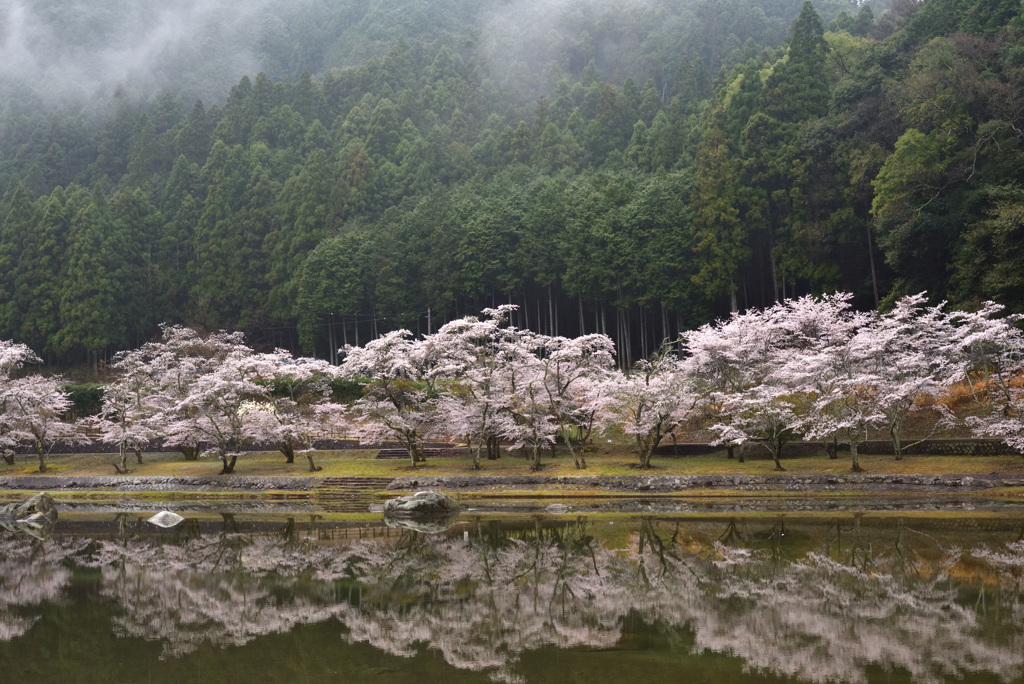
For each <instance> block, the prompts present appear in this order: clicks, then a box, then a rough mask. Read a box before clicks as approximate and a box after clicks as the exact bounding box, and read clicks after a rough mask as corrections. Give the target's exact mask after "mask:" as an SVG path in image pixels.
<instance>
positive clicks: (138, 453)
mask: <svg viewBox="0 0 1024 684" xmlns="http://www.w3.org/2000/svg"><path fill="white" fill-rule="evenodd" d="M135 462H136V463H138V464H139V465H142V449H136V450H135Z"/></svg>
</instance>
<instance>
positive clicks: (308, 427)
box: [248, 351, 345, 472]
mask: <svg viewBox="0 0 1024 684" xmlns="http://www.w3.org/2000/svg"><path fill="white" fill-rule="evenodd" d="M258 361H259V362H261V363H262V364H263V366H264V367H263V369H262V371H261V374H262V375H264V376H265V377H266V378H267V382H268V383H269V385H268V389H269V390H270V391H269V393H268V395H267V397H266V399H265V400H264V401H263V402H262V403H261V404H259V405H255V406H254V407H253V409H252V411H251V415H249V416H248V418H250V419H251V421H252V422H251V429H252V431H253V433H254V441H255V442H257V443H265V444H273V445H275V446H276V447H277V448H278V450H279V451H280V452H281V453H282V454H283V455H284V456H285V461H286V462H287V463H294V462H295V456H296V455H303V456H305V457H306V459H307V460H308V461H309V470H310V472H315V471H318V470H320V467H319V466H317V465H316V463H315V462H314V460H313V459H314V454H315V451H316V449H315V447H316V442H317V441H318V439H319V438H320V435H323V434H328V433H332V432H334V429H335V428H336V427H338V426H339V425H341V424H342V422H343V420H344V419H343V416H344V415H345V407H344V406H342V405H340V404H337V403H333V402H331V401H330V398H331V379H332V378H333V377H334V376H335V375H336V372H337V367H336V366H333V365H331V364H330V363H328V362H327V361H324V360H322V359H311V358H305V357H304V358H299V359H292V358H291V357H290V356H289V355H288V354H287V353H285V352H281V351H278V352H275V353H272V354H261V355H259V358H258Z"/></svg>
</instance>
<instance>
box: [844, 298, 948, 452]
mask: <svg viewBox="0 0 1024 684" xmlns="http://www.w3.org/2000/svg"><path fill="white" fill-rule="evenodd" d="M926 303H927V300H926V298H925V295H924V293H921V294H917V295H912V296H908V297H903V298H901V299H899V300H898V301H897V302H896V306H895V307H893V309H892V311H890V312H888V313H886V314H883V315H881V316H879V317H878V318H877V319H875V320H874V321H873V322H872V324H871V325H870V326H869V327H867V328H864V329H862V330H861V331H859V332H858V335H859V337H860V339H861V343H862V344H866V345H868V346H869V348H872V349H874V364H875V369H874V379H873V381H874V386H875V393H876V394H875V398H876V400H877V402H878V407H879V409H880V410H881V412H882V413H883V414H884V415H885V422H886V428H887V430H888V433H889V439H890V441H891V442H892V448H893V453H894V454H895V456H896V460H897V461H899V460H901V459H902V458H903V451H904V448H905V447H904V445H903V429H904V425H905V424H906V421H907V419H908V418H909V416H910V415H911V414H912V413H913V412H915V411H919V410H921V408H922V407H923V406H930V407H932V408H933V409H936V410H941V405H940V404H936V403H935V401H934V399H935V398H936V397H937V395H939V394H941V393H942V391H943V390H944V389H945V387H946V386H948V384H949V383H950V382H951V381H952V380H953V379H954V378H955V377H956V376H957V375H958V374H959V372H960V368H959V365H958V364H957V356H958V352H959V349H958V346H957V344H956V335H955V330H954V326H953V319H952V317H951V316H950V315H949V314H948V313H947V312H946V311H945V307H944V305H943V304H939V305H937V306H927V305H926ZM928 398H931V399H932V401H924V400H926V399H928ZM948 418H949V417H948V416H946V415H943V420H937V421H934V422H933V426H934V428H933V429H932V430H931V431H930V432H929V433H928V434H926V435H924V436H922V437H920V438H919V439H918V442H915V443H914V444H917V443H919V442H920V441H922V440H924V439H927V438H928V437H930V436H931V435H932V434H933V433H934V430H935V429H937V428H939V427H941V426H943V425H946V424H948V422H949V421H948ZM908 446H913V444H911V445H908Z"/></svg>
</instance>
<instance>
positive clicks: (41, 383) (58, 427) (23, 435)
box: [4, 375, 76, 473]
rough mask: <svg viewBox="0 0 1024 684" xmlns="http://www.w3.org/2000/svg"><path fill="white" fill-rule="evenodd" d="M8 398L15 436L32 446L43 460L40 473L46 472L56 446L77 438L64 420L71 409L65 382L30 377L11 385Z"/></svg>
mask: <svg viewBox="0 0 1024 684" xmlns="http://www.w3.org/2000/svg"><path fill="white" fill-rule="evenodd" d="M4 394H5V397H6V399H5V402H4V403H5V405H6V407H7V409H8V411H11V412H13V414H14V416H13V423H14V429H13V430H12V433H13V434H14V436H15V438H16V439H17V440H18V441H21V442H28V443H29V444H31V445H32V449H33V450H34V451H35V453H36V456H37V457H38V458H39V472H41V473H44V472H46V457H47V456H48V455H49V454H50V451H51V450H52V449H53V447H54V445H55V444H56V443H57V442H60V441H64V440H68V439H71V438H73V437H74V436H75V434H76V431H75V426H74V425H71V424H69V423H66V422H65V421H64V419H63V416H64V414H65V413H66V412H67V411H68V409H70V408H71V399H69V398H68V395H67V393H66V392H65V391H64V387H63V381H62V380H61V378H59V377H56V376H51V377H46V376H42V375H28V376H25V377H23V378H16V379H14V380H12V381H11V382H10V383H8V384H7V387H6V388H5V390H4Z"/></svg>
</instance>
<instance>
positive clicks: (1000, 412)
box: [954, 302, 1024, 453]
mask: <svg viewBox="0 0 1024 684" xmlns="http://www.w3.org/2000/svg"><path fill="white" fill-rule="evenodd" d="M1022 321H1024V317H1021V316H1019V315H1009V316H1007V315H1005V313H1004V309H1003V307H1002V306H1000V305H998V304H995V303H993V302H987V303H986V304H985V305H984V306H983V307H982V308H981V309H980V310H979V311H977V312H973V313H962V312H961V313H958V314H955V315H954V325H955V328H956V342H957V344H958V345H959V347H960V351H961V357H960V358H961V364H962V366H961V368H962V372H963V377H964V378H965V380H966V381H967V383H968V384H969V385H970V386H972V388H973V387H974V385H975V384H976V383H977V384H980V385H981V387H982V390H981V391H980V392H979V393H978V394H977V398H978V400H979V403H980V404H981V405H982V409H983V413H982V414H981V415H976V416H968V417H967V419H966V421H967V424H968V425H969V426H970V428H971V429H972V430H973V431H974V433H975V434H976V435H979V436H982V437H995V438H997V439H1001V440H1003V442H1005V443H1006V445H1007V446H1009V447H1010V448H1011V449H1014V450H1015V451H1018V452H1021V453H1024V333H1022V332H1021V330H1020V328H1019V327H1017V326H1019V325H1020V324H1021V322H1022Z"/></svg>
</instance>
